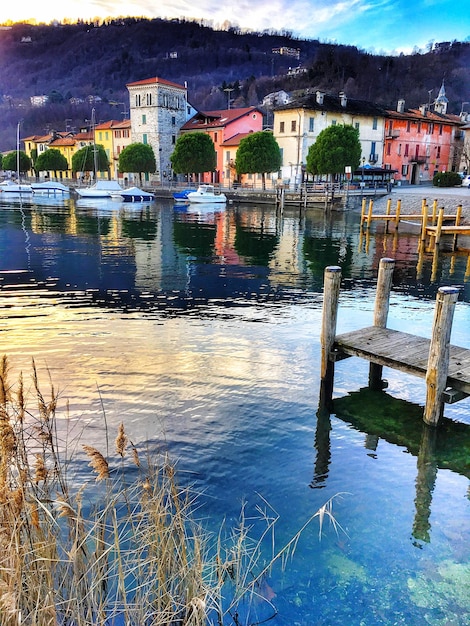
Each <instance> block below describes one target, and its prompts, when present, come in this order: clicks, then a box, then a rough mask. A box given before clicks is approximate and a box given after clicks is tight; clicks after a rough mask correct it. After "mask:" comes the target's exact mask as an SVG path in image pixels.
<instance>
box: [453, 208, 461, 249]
mask: <svg viewBox="0 0 470 626" xmlns="http://www.w3.org/2000/svg"><path fill="white" fill-rule="evenodd" d="M461 217H462V205H461V204H459V206H458V207H457V213H456V215H455V225H456V226H460V219H461ZM452 250H453V251H454V252H455V250H457V233H455V235H454V242H453V244H452Z"/></svg>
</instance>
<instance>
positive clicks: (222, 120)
mask: <svg viewBox="0 0 470 626" xmlns="http://www.w3.org/2000/svg"><path fill="white" fill-rule="evenodd" d="M250 113H259V114H260V115H261V111H260V110H259V109H258V108H257V107H244V108H241V109H222V110H218V111H199V112H198V113H196V115H195V116H194V117H193V118H191V119H190V120H189V121H188V122H186V124H184V125H183V126H182V128H181V130H205V129H207V128H220V127H224V126H227V125H228V124H230V123H232V122H233V121H234V120H237V119H239V118H240V117H244V116H245V115H249V114H250Z"/></svg>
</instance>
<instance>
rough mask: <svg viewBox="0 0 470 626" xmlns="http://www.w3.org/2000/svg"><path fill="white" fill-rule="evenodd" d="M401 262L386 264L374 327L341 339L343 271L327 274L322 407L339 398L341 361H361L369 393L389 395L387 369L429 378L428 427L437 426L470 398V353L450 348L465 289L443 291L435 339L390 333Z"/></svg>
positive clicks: (382, 266) (330, 269)
mask: <svg viewBox="0 0 470 626" xmlns="http://www.w3.org/2000/svg"><path fill="white" fill-rule="evenodd" d="M394 267H395V261H394V260H393V259H389V258H383V259H381V261H380V267H379V275H378V281H377V293H376V298H375V309H374V323H373V326H368V327H366V328H362V329H360V330H356V331H352V332H349V333H344V334H336V320H337V314H338V302H339V290H340V282H341V268H339V267H337V266H330V267H327V268H326V269H325V276H324V298H323V311H322V330H321V389H320V404H322V405H324V406H325V407H327V406H328V405H329V404H331V400H332V395H333V383H334V370H335V363H336V361H340V360H342V359H344V358H347V357H350V356H357V357H360V358H363V359H366V360H368V361H369V362H370V366H369V387H371V388H372V389H383V387H384V386H385V385H384V381H383V380H382V369H383V367H389V368H392V369H396V370H399V371H402V372H404V373H407V374H413V375H415V376H419V377H421V378H424V379H425V381H426V403H425V407H424V415H423V419H424V421H425V422H426V423H427V424H429V425H431V426H437V425H438V423H439V421H440V419H441V418H442V416H443V411H444V403H449V404H452V403H453V402H458V401H459V400H462V399H464V398H467V397H468V396H470V349H468V348H462V347H459V346H453V345H451V344H450V335H451V329H452V320H453V315H454V309H455V305H456V303H457V298H458V293H459V289H458V288H456V287H440V288H439V290H438V293H437V297H436V305H435V311H434V322H433V327H432V333H431V339H426V338H425V337H418V336H416V335H411V334H409V333H404V332H401V331H398V330H392V329H390V328H387V316H388V309H389V298H390V291H391V285H392V274H393V270H394Z"/></svg>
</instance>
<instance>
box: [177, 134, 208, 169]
mask: <svg viewBox="0 0 470 626" xmlns="http://www.w3.org/2000/svg"><path fill="white" fill-rule="evenodd" d="M170 161H171V166H172V168H173V171H174V172H175V174H203V173H204V172H213V171H214V170H215V167H216V164H217V155H216V153H215V149H214V143H213V141H212V139H211V138H210V137H209V135H206V133H198V132H194V133H185V134H184V135H181V137H179V138H178V140H177V142H176V145H175V149H174V151H173V154H172V155H171V157H170Z"/></svg>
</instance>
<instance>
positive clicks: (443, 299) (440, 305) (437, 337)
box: [424, 287, 459, 426]
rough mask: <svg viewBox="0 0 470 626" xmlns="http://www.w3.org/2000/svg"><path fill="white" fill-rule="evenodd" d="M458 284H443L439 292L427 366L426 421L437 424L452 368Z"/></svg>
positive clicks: (442, 408) (433, 424)
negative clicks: (448, 285)
mask: <svg viewBox="0 0 470 626" xmlns="http://www.w3.org/2000/svg"><path fill="white" fill-rule="evenodd" d="M458 296H459V289H458V287H440V288H439V291H438V292H437V297H436V306H435V309H434V321H433V325H432V336H431V345H430V347H429V357H428V365H427V370H426V406H425V408H424V421H425V422H426V424H429V425H431V426H437V424H438V423H439V420H440V418H441V417H442V413H443V410H444V403H443V401H442V394H443V392H444V390H445V388H446V383H447V372H448V369H449V343H450V334H451V330H452V320H453V317H454V309H455V304H456V302H457V298H458Z"/></svg>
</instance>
